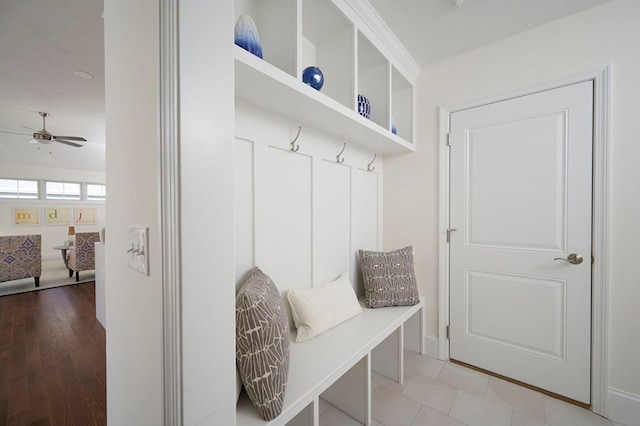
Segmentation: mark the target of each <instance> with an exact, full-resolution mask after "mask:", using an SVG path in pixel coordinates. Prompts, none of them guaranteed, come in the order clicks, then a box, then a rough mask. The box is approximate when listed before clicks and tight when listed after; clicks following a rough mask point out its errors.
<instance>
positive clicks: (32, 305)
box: [0, 283, 107, 426]
mask: <svg viewBox="0 0 640 426" xmlns="http://www.w3.org/2000/svg"><path fill="white" fill-rule="evenodd" d="M106 382H107V380H106V359H105V330H104V328H103V327H102V325H101V324H100V323H99V322H98V320H96V315H95V285H94V284H93V283H86V284H79V285H71V286H66V287H58V288H53V289H47V290H41V291H34V292H30V293H22V294H16V295H10V296H2V297H0V426H4V425H33V426H36V425H37V426H40V425H77V426H88V425H106V424H107V388H106Z"/></svg>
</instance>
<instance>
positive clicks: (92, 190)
mask: <svg viewBox="0 0 640 426" xmlns="http://www.w3.org/2000/svg"><path fill="white" fill-rule="evenodd" d="M106 198H107V186H106V185H99V184H95V183H88V184H87V201H104V200H105V199H106Z"/></svg>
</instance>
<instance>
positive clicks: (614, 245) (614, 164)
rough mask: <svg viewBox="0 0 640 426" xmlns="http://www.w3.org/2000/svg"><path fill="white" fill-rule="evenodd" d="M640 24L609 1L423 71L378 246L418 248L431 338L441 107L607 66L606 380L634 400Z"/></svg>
mask: <svg viewBox="0 0 640 426" xmlns="http://www.w3.org/2000/svg"><path fill="white" fill-rule="evenodd" d="M639 21H640V2H637V1H635V0H613V1H611V2H608V3H605V4H603V5H601V6H598V7H596V8H592V9H589V10H586V11H583V12H581V13H578V14H576V15H573V16H570V17H567V18H565V19H561V20H558V21H555V22H552V23H550V24H547V25H545V26H542V27H539V28H536V29H533V30H531V31H527V32H525V33H522V34H519V35H517V36H514V37H511V38H508V39H506V40H503V41H500V42H497V43H494V44H491V45H489V46H486V47H483V48H479V49H477V50H474V51H472V52H469V53H465V54H462V55H459V56H457V57H454V58H451V59H449V60H446V61H442V62H440V63H437V64H435V65H433V66H431V67H428V68H425V69H423V70H422V73H421V76H420V78H419V80H418V87H417V114H416V123H417V152H416V153H415V154H407V155H399V156H395V157H388V158H387V159H386V163H385V167H386V172H385V182H384V187H385V205H384V214H385V228H384V229H385V232H384V238H385V247H396V246H400V245H403V244H406V243H411V242H412V243H415V245H416V254H417V267H416V269H417V275H418V281H419V283H420V290H421V293H422V294H423V295H425V296H427V307H428V308H427V309H428V310H427V312H428V318H427V332H428V333H429V334H432V335H435V334H437V318H438V290H437V288H438V282H437V279H438V263H437V262H438V254H437V244H438V145H437V144H438V107H439V106H454V105H456V104H460V103H464V102H471V101H476V100H481V99H483V98H486V97H494V96H497V95H500V94H501V93H504V92H508V91H510V90H516V89H523V88H526V87H528V86H533V85H536V84H538V83H541V82H545V81H549V80H553V79H557V78H559V77H563V76H567V75H570V74H573V73H576V72H579V71H584V70H587V69H591V68H594V67H597V66H601V65H605V64H611V65H612V69H613V72H612V86H613V90H612V110H611V111H612V117H611V126H612V127H611V129H612V131H611V167H610V171H611V211H610V213H611V216H610V221H611V246H610V247H611V251H610V259H611V264H610V280H609V296H610V306H609V316H610V318H609V319H610V341H609V349H610V353H609V365H610V369H609V370H610V376H609V380H610V387H611V388H614V389H618V390H621V391H623V392H626V393H628V394H630V395H635V396H638V395H640V363H639V361H638V360H640V341H639V340H638V339H637V338H636V337H635V336H637V335H638V333H637V330H638V329H639V328H640V315H638V314H637V306H638V303H639V301H640V300H639V298H640V296H639V295H640V293H639V292H638V289H637V283H638V279H637V277H638V276H640V262H638V261H637V255H638V249H637V241H638V240H640V226H638V217H640V194H639V190H638V182H640V168H639V167H638V159H639V158H640V144H639V143H638V142H637V135H638V134H640V120H638V110H639V107H640V101H639V99H640V84H638V75H640V31H639V30H638V22H639ZM611 414H614V413H611ZM614 418H615V417H614ZM636 418H640V415H639V416H637V417H636Z"/></svg>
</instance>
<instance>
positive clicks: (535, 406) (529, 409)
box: [485, 377, 544, 421]
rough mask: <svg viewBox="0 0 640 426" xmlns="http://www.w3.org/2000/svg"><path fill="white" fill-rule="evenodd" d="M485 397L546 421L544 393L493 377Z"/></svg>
mask: <svg viewBox="0 0 640 426" xmlns="http://www.w3.org/2000/svg"><path fill="white" fill-rule="evenodd" d="M485 399H486V400H487V401H491V402H495V403H496V404H500V405H502V406H505V407H507V408H510V409H512V410H514V411H517V412H519V413H522V414H524V415H525V416H528V417H532V418H534V419H538V420H542V421H544V403H543V395H542V394H541V393H539V392H536V391H533V390H531V389H527V388H525V387H523V386H518V385H516V384H513V383H510V382H507V381H505V380H502V379H498V378H496V377H491V378H489V385H488V386H487V394H486V395H485Z"/></svg>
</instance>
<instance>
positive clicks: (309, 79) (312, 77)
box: [302, 67, 324, 90]
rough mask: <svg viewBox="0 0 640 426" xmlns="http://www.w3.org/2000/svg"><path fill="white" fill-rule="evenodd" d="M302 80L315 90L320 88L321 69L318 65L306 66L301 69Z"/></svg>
mask: <svg viewBox="0 0 640 426" xmlns="http://www.w3.org/2000/svg"><path fill="white" fill-rule="evenodd" d="M302 82H303V83H304V84H308V85H309V86H311V87H313V88H314V89H316V90H320V89H322V85H323V84H324V75H322V71H320V68H318V67H307V68H305V69H304V71H302Z"/></svg>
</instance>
